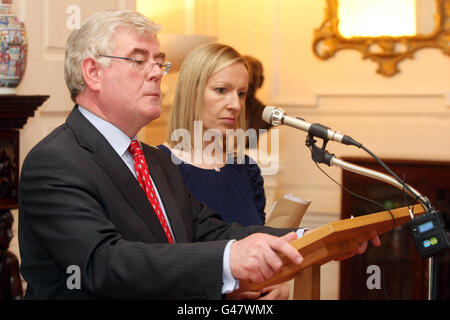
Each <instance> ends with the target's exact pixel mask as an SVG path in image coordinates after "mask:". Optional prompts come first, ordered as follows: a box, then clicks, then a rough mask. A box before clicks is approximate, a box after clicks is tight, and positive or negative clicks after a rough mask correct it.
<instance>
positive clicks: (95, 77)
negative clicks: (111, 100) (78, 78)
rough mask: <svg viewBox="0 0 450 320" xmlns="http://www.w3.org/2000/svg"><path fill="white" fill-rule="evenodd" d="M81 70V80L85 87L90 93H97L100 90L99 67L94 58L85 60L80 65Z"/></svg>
mask: <svg viewBox="0 0 450 320" xmlns="http://www.w3.org/2000/svg"><path fill="white" fill-rule="evenodd" d="M81 70H82V71H83V78H84V81H85V82H86V85H87V86H88V87H89V88H90V89H91V90H92V91H99V90H100V89H101V83H100V78H101V66H100V65H99V64H98V62H97V60H95V59H94V58H90V57H88V58H86V59H84V60H83V62H82V63H81Z"/></svg>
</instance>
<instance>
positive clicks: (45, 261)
mask: <svg viewBox="0 0 450 320" xmlns="http://www.w3.org/2000/svg"><path fill="white" fill-rule="evenodd" d="M143 150H144V154H145V157H146V159H147V164H148V166H149V170H150V174H151V176H152V179H153V180H154V181H155V184H156V186H157V188H158V191H159V193H160V196H161V198H162V202H163V204H164V207H165V209H166V212H167V215H168V217H169V221H170V225H171V227H172V230H173V232H174V235H175V239H176V242H177V243H176V244H173V245H170V244H169V243H168V242H167V238H166V236H165V234H164V231H163V229H162V227H161V225H160V223H159V221H158V218H157V216H156V214H155V213H154V211H153V209H152V207H151V205H150V203H149V201H148V199H147V198H146V195H145V193H144V192H143V191H142V189H141V187H140V185H139V183H138V182H137V180H136V179H135V177H134V176H133V174H132V173H131V172H130V170H129V169H128V167H127V166H126V164H125V163H124V162H123V160H122V159H121V158H120V156H119V155H117V153H116V152H115V151H114V150H113V149H112V147H111V146H110V144H109V143H108V142H107V141H106V139H105V138H104V137H103V136H102V135H101V134H100V133H99V132H98V131H97V129H96V128H95V127H94V126H93V125H92V124H91V123H90V122H89V121H88V120H87V119H86V118H84V116H83V115H82V114H81V113H80V112H79V111H78V109H77V108H74V110H73V111H72V112H71V114H70V115H69V117H68V118H67V121H66V123H65V124H63V125H61V126H60V127H58V128H56V129H55V130H54V131H53V132H52V133H51V134H50V135H48V136H47V137H46V138H45V139H44V140H42V141H41V142H40V143H39V144H37V145H36V146H35V147H34V148H33V149H32V150H31V151H30V153H29V154H28V155H27V157H26V159H25V161H24V163H23V168H22V174H21V179H20V184H19V244H20V254H21V260H22V265H21V272H22V274H23V276H24V278H25V280H26V281H27V282H28V287H27V291H26V298H34V299H77V298H81V299H91V298H125V299H129V298H131V299H192V298H194V299H195V298H206V299H220V297H221V286H222V264H223V261H222V260H223V251H224V248H225V245H226V243H227V242H228V241H227V239H241V238H243V237H245V236H247V235H249V234H251V233H254V232H260V231H262V232H269V233H272V234H275V235H282V234H285V233H286V232H287V231H291V230H281V229H280V230H278V229H269V228H265V227H246V228H244V227H241V226H239V225H237V224H232V225H229V224H226V223H225V222H223V221H222V220H221V218H220V217H219V215H217V214H216V213H215V212H213V211H212V210H210V209H209V208H208V207H206V206H205V205H203V204H202V203H199V202H197V201H196V200H195V199H193V197H192V196H191V195H190V193H189V192H188V191H187V189H186V188H185V186H184V183H183V180H182V177H181V176H180V174H179V171H178V168H177V167H176V166H175V165H174V164H173V163H172V162H171V159H170V157H169V156H168V155H167V154H166V153H165V152H163V151H160V150H158V149H157V148H154V147H150V146H148V145H145V144H143ZM73 265H74V266H77V267H79V268H80V275H81V288H80V289H72V290H70V289H68V286H67V282H68V280H69V282H71V281H72V280H73V279H74V278H73V276H75V275H76V274H75V273H71V272H69V273H68V267H69V266H73ZM69 270H71V269H69ZM69 277H72V278H71V279H72V280H71V279H69Z"/></svg>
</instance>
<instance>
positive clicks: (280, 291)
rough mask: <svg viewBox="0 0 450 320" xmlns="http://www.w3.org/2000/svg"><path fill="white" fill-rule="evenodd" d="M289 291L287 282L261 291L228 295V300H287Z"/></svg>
mask: <svg viewBox="0 0 450 320" xmlns="http://www.w3.org/2000/svg"><path fill="white" fill-rule="evenodd" d="M289 294H290V289H289V286H288V284H287V282H283V283H280V284H276V285H273V286H270V287H266V288H264V289H262V290H261V291H245V292H240V293H233V292H232V293H230V294H228V295H227V299H228V300H288V299H289Z"/></svg>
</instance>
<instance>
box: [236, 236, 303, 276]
mask: <svg viewBox="0 0 450 320" xmlns="http://www.w3.org/2000/svg"><path fill="white" fill-rule="evenodd" d="M295 239H297V234H296V233H295V232H290V233H288V234H286V235H284V236H283V237H275V236H271V235H268V234H262V233H255V234H252V235H250V236H248V237H246V238H244V239H242V240H239V241H236V242H233V244H232V245H231V249H230V268H231V273H232V275H233V277H234V278H235V279H240V280H251V281H253V282H256V283H260V282H263V281H264V280H267V279H270V278H271V277H272V276H273V275H274V274H275V273H276V272H278V271H280V270H281V268H282V267H283V261H282V260H281V257H280V255H279V254H280V253H282V254H284V255H285V256H286V257H287V258H288V259H289V260H291V261H292V262H293V263H295V264H297V265H298V264H300V263H302V261H303V257H302V256H301V255H300V253H299V252H298V251H297V250H296V249H295V248H294V247H293V246H292V245H291V244H290V242H291V241H294V240H295Z"/></svg>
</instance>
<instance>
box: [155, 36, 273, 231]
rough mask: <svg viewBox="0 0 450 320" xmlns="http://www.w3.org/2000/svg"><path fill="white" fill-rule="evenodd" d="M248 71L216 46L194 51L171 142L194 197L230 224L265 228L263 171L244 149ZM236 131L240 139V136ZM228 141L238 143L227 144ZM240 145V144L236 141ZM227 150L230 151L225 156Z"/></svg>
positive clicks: (185, 69)
mask: <svg viewBox="0 0 450 320" xmlns="http://www.w3.org/2000/svg"><path fill="white" fill-rule="evenodd" d="M247 90H248V66H247V63H246V62H245V60H244V58H243V57H242V56H241V55H240V54H239V53H238V52H237V51H236V50H235V49H233V48H232V47H230V46H227V45H224V44H218V43H212V44H207V45H203V46H201V47H199V48H197V49H195V50H194V51H193V52H191V54H190V55H189V56H188V57H187V58H186V60H185V62H184V64H183V66H182V69H181V71H180V75H179V80H178V84H177V88H176V93H175V98H174V103H173V106H172V114H171V117H170V121H169V135H168V138H167V142H166V143H165V144H164V145H161V146H159V148H161V149H163V150H164V151H166V152H168V153H169V154H171V155H172V160H173V161H174V162H176V163H177V164H178V165H179V168H180V171H181V175H182V176H183V178H184V181H185V183H186V186H187V187H188V189H189V191H190V192H191V193H192V194H193V195H194V197H195V198H196V199H197V200H199V201H201V202H204V203H206V204H207V205H208V206H209V207H210V208H212V209H214V210H215V211H217V212H218V213H220V214H221V216H222V218H223V219H224V220H225V221H226V222H230V223H231V222H237V223H239V224H241V225H262V224H264V222H265V213H264V207H265V196H264V186H263V178H262V176H261V172H260V169H259V168H258V166H257V165H256V164H255V163H254V161H252V159H250V158H248V157H247V156H245V155H244V154H243V152H242V151H243V150H242V149H241V150H236V147H238V146H243V145H244V144H243V143H244V142H245V141H239V140H242V139H243V135H242V133H243V130H245V118H244V116H245V109H244V108H245V98H246V93H247ZM237 129H242V130H240V133H241V135H240V136H238V137H237V138H235V136H236V135H238V131H237ZM227 132H228V136H229V137H231V138H233V140H234V142H228V143H227V138H226V137H227ZM236 140H237V142H236ZM227 149H228V152H227Z"/></svg>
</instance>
